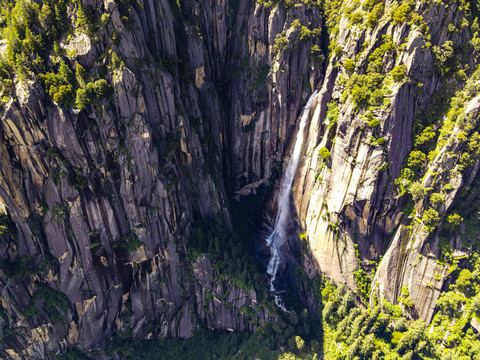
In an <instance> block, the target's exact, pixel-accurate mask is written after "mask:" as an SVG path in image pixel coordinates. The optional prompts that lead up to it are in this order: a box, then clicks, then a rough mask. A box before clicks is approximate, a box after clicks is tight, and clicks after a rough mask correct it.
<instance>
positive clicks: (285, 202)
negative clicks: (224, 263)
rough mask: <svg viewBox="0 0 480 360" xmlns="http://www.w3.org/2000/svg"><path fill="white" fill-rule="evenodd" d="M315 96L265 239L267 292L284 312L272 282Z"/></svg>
mask: <svg viewBox="0 0 480 360" xmlns="http://www.w3.org/2000/svg"><path fill="white" fill-rule="evenodd" d="M316 95H317V91H315V92H314V93H313V94H312V95H311V96H310V98H309V99H308V102H307V104H306V105H305V107H304V109H303V112H302V118H301V120H300V127H299V129H298V133H297V138H296V139H295V146H294V148H293V153H292V157H291V158H290V161H289V162H288V166H287V171H286V173H285V175H284V177H283V179H282V182H281V185H280V193H279V194H278V213H277V216H276V217H275V222H274V226H273V231H272V233H271V234H270V235H269V236H268V238H267V246H268V247H269V248H270V256H271V257H270V261H269V262H268V266H267V274H268V275H269V278H270V279H269V285H270V288H269V290H270V292H271V293H272V294H273V296H274V298H275V303H276V304H277V306H278V307H280V308H281V309H282V310H284V311H287V309H286V308H285V305H284V304H283V300H282V298H281V296H280V295H279V294H277V293H276V289H275V284H274V282H275V278H276V276H277V272H278V266H279V264H280V260H281V258H282V252H281V247H282V245H284V244H285V242H286V241H287V235H288V234H287V231H286V229H287V226H286V225H287V223H288V222H289V221H292V216H291V205H290V204H291V202H290V201H291V196H292V186H293V179H294V177H295V172H296V171H297V167H298V164H299V162H300V155H301V151H302V145H303V140H304V137H305V134H304V133H305V126H306V124H307V120H308V117H309V114H310V108H311V107H312V103H313V100H314V98H315V96H316Z"/></svg>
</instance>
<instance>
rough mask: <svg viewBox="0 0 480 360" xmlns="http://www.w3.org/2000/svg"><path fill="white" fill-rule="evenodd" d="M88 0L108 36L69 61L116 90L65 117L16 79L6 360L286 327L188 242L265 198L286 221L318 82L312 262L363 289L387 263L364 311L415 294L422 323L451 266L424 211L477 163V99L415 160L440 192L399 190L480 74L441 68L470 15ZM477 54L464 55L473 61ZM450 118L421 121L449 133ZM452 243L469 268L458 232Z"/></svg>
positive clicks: (303, 166) (74, 50) (6, 243)
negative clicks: (429, 135) (429, 136)
mask: <svg viewBox="0 0 480 360" xmlns="http://www.w3.org/2000/svg"><path fill="white" fill-rule="evenodd" d="M379 3H380V2H379ZM82 4H83V6H84V7H88V8H90V9H91V10H93V11H94V12H95V13H97V14H99V15H100V14H104V15H106V16H105V17H103V16H102V22H104V25H102V27H100V28H99V29H98V31H97V33H96V34H95V35H94V36H89V35H87V34H86V33H85V32H83V31H82V30H81V29H79V28H77V29H76V30H75V32H74V34H73V35H72V34H71V35H70V36H68V37H67V36H65V37H64V38H63V39H62V41H60V43H59V45H60V48H61V49H63V50H64V51H65V52H66V54H67V55H66V56H67V59H68V66H69V67H70V68H71V69H73V70H75V69H76V68H77V67H78V66H79V65H81V66H82V67H84V68H85V69H86V71H87V72H88V73H90V74H93V75H99V76H100V77H102V78H105V80H107V82H108V84H109V85H110V86H111V87H112V89H113V95H112V96H111V97H107V98H103V99H101V100H98V101H96V102H95V103H93V104H90V105H88V106H86V107H85V108H84V109H82V110H80V109H76V108H72V107H68V108H67V107H65V106H62V105H60V104H57V103H55V102H54V101H53V99H52V98H51V97H50V96H49V95H47V94H46V92H45V89H44V88H43V87H42V86H41V82H40V81H39V80H38V79H37V78H36V76H34V75H35V74H32V76H30V77H29V79H28V80H26V79H21V78H20V77H16V78H15V81H14V87H13V90H12V96H11V98H9V99H8V102H5V103H4V104H3V108H2V110H1V126H0V209H1V210H2V211H3V212H6V213H7V214H8V218H9V221H10V225H9V227H8V229H9V230H10V231H8V232H6V233H4V234H3V236H1V237H0V239H1V241H0V260H1V263H2V268H1V271H0V332H1V336H0V344H1V346H0V357H1V358H6V359H30V358H44V357H45V356H46V355H47V354H49V353H51V354H60V353H64V352H65V351H66V350H67V349H68V348H71V347H73V346H77V347H79V348H81V349H82V350H85V351H95V350H99V349H101V348H103V347H104V346H105V345H106V343H107V341H108V340H109V339H111V338H112V337H113V336H118V335H120V336H126V337H131V338H136V339H138V338H140V339H151V338H155V337H158V336H181V337H188V336H190V335H191V334H192V332H193V331H194V330H195V329H196V328H198V327H199V326H200V325H201V326H203V327H206V328H209V329H219V330H228V331H254V330H255V328H256V327H257V325H259V324H261V323H263V322H265V321H274V320H275V318H276V316H275V311H274V310H273V309H270V308H267V307H266V306H265V304H261V303H260V302H259V301H258V294H256V293H255V291H254V290H251V289H249V288H247V287H245V286H243V285H242V284H240V283H238V282H237V281H235V280H234V279H233V278H231V277H229V276H228V275H226V274H224V273H221V271H220V270H219V269H218V268H217V266H216V264H215V261H213V260H212V259H211V258H210V257H209V256H208V254H198V253H196V252H192V249H191V242H192V234H193V233H194V231H195V224H196V222H197V221H200V220H208V219H217V220H218V221H219V223H221V224H222V227H223V228H224V229H226V230H227V231H226V232H227V233H228V232H231V231H232V213H231V209H232V207H231V206H230V205H231V203H232V201H237V200H241V199H243V198H245V197H248V196H249V195H252V194H257V193H258V192H259V191H261V189H262V187H265V186H270V190H271V191H270V194H271V199H270V201H268V202H267V204H266V208H265V218H266V219H267V220H268V219H271V218H272V217H273V216H274V215H275V212H276V205H275V198H276V196H277V195H278V189H277V188H278V185H279V183H280V181H279V180H280V179H279V174H281V169H282V168H283V169H284V168H285V165H286V164H287V163H288V160H289V153H290V150H291V147H292V145H293V143H294V140H295V135H296V129H297V128H298V119H299V115H300V114H301V111H302V108H303V105H304V104H305V102H306V101H307V99H308V97H309V95H310V94H311V93H312V92H313V91H314V90H316V89H319V93H318V95H317V96H316V99H315V100H314V103H313V106H312V109H311V113H310V121H309V124H308V126H307V130H306V132H307V133H306V137H305V139H306V140H305V143H304V144H303V154H304V156H303V159H302V161H301V163H300V166H299V168H298V170H297V174H296V178H295V184H294V203H295V208H296V215H297V220H298V222H299V223H300V224H301V226H302V227H303V228H304V230H305V233H306V238H307V245H308V246H307V247H308V249H309V252H310V255H311V259H310V261H308V262H306V264H309V265H306V266H307V267H308V268H307V269H305V270H307V273H309V274H314V273H316V272H321V273H324V274H326V275H327V277H329V278H331V279H332V280H333V281H334V282H335V283H337V284H340V283H345V284H347V286H348V287H350V288H351V289H357V287H358V286H357V281H356V277H355V273H356V272H357V271H359V270H360V269H363V270H367V271H372V270H373V268H374V267H375V266H374V265H373V263H372V262H375V261H377V262H379V264H378V267H377V270H376V271H375V272H374V273H372V277H373V280H372V285H371V297H370V298H371V301H372V305H373V299H377V300H378V299H380V298H385V299H387V300H389V301H391V302H393V303H397V302H398V298H399V296H400V294H401V293H402V291H403V292H404V289H405V288H406V289H407V290H408V293H409V296H410V297H411V299H412V301H413V302H414V304H415V305H414V307H413V309H408V314H409V315H410V316H412V317H414V318H417V317H420V318H423V319H425V320H427V321H428V320H430V319H431V317H432V314H433V312H434V304H435V301H436V299H437V298H438V296H439V294H440V292H441V291H442V287H443V286H444V284H448V274H449V269H448V267H447V266H446V265H445V264H443V263H442V262H441V261H437V260H439V259H440V258H441V247H440V245H439V242H440V238H439V232H438V231H437V230H439V229H440V228H441V224H440V223H438V224H435V226H433V228H432V224H427V223H426V222H425V221H424V219H425V216H424V214H425V211H426V210H427V208H432V202H431V201H430V200H429V196H430V195H429V194H430V193H431V192H438V193H441V194H442V203H441V204H437V205H435V206H436V207H435V208H434V210H435V211H436V212H437V213H438V215H439V216H440V217H441V216H444V215H446V213H447V212H448V211H449V208H450V207H451V206H452V204H453V203H454V200H455V198H456V195H457V193H458V192H459V189H461V188H462V187H464V186H467V185H469V184H470V183H472V181H473V180H474V178H475V176H476V173H477V170H478V167H479V165H478V157H474V158H473V161H472V162H471V163H469V164H468V166H465V164H464V163H462V161H461V155H462V154H463V153H464V152H465V148H467V147H468V146H470V145H468V146H467V145H466V142H465V140H464V139H465V138H468V137H470V136H475V126H474V125H472V124H475V121H476V120H478V114H479V113H478V112H479V107H480V101H479V98H478V96H476V94H475V91H472V90H471V89H470V90H468V91H469V95H468V96H465V106H464V107H463V108H462V109H461V110H460V111H458V114H457V115H458V116H457V117H458V119H459V120H458V121H457V122H455V121H453V123H454V125H453V126H452V128H451V129H450V130H449V132H448V133H447V134H445V133H444V134H443V135H441V136H442V137H441V141H440V140H439V141H438V148H437V149H435V152H433V153H431V156H430V155H429V159H428V161H427V160H425V161H424V164H422V167H420V168H419V170H418V171H419V172H420V173H421V174H422V177H421V178H419V179H416V180H415V181H416V183H418V184H416V186H417V188H418V187H419V186H421V187H422V189H429V190H425V194H424V195H418V194H417V195H415V196H414V195H412V194H411V193H412V191H411V190H409V191H410V192H407V193H406V195H405V194H402V193H401V190H399V189H400V188H401V186H403V185H405V186H407V185H406V183H407V182H408V181H410V180H408V179H406V180H405V179H403V180H402V176H403V175H402V174H403V173H402V171H403V170H402V169H404V168H405V163H406V160H407V159H408V158H409V153H410V152H411V150H412V149H413V148H414V146H415V136H417V133H415V127H416V126H417V125H418V124H417V125H416V122H417V119H418V117H421V116H426V115H425V114H428V111H429V109H430V107H432V106H434V105H435V104H436V103H437V102H438V101H439V100H438V94H439V93H441V92H443V91H444V90H445V88H446V87H453V88H455V90H458V91H461V90H462V89H463V88H467V87H470V88H475V86H476V84H477V82H478V79H476V78H475V77H474V76H473V75H471V72H468V71H466V72H465V71H464V78H463V79H461V80H458V81H457V80H452V79H451V78H447V77H446V76H443V74H442V72H441V71H440V70H439V68H438V62H439V61H441V60H442V56H444V57H446V58H447V59H448V58H449V56H450V58H451V54H450V53H449V44H451V43H453V44H457V45H458V48H459V49H460V47H461V46H462V45H463V44H467V43H468V42H469V41H470V39H471V38H472V34H471V32H470V30H469V28H468V26H463V25H462V26H460V25H458V26H457V28H455V31H453V30H451V29H450V27H449V24H452V23H454V24H461V23H462V14H463V13H462V11H463V9H459V7H458V5H456V4H450V5H448V6H446V5H444V4H443V3H442V2H425V1H416V2H412V3H411V4H410V3H409V4H410V5H409V6H410V8H409V9H408V11H409V13H408V15H405V19H403V20H402V19H401V15H398V16H397V15H396V11H397V10H398V5H400V4H399V3H395V2H392V1H389V0H387V1H386V2H385V3H383V4H384V8H383V10H382V12H381V14H379V15H378V14H377V15H378V16H377V19H376V21H371V19H370V18H367V10H366V8H363V5H362V7H361V8H360V7H358V4H357V3H354V2H352V1H344V2H339V4H338V5H339V6H340V8H339V9H338V10H339V12H338V14H339V15H338V16H337V17H336V18H335V16H334V15H332V12H331V11H330V12H329V11H321V9H320V7H319V6H317V5H315V4H311V3H310V2H308V1H305V2H299V3H297V4H294V5H292V4H289V3H287V2H286V3H285V4H283V3H278V4H267V3H263V4H261V3H252V2H251V1H247V0H239V1H235V2H227V1H225V0H211V1H205V0H200V1H191V0H186V1H183V2H181V8H179V6H178V5H177V3H175V2H171V1H166V0H139V1H138V2H136V4H134V6H133V5H132V6H129V7H128V12H127V13H125V9H124V8H122V7H121V6H120V5H119V2H115V1H113V0H105V1H98V0H84V1H82ZM265 5H268V6H265ZM75 6H76V5H75V4H70V5H69V14H75V13H76V11H77V10H78V9H77V8H76V7H75ZM352 6H353V8H352ZM362 9H364V10H362ZM324 10H325V9H324ZM355 11H356V12H360V11H365V14H364V17H363V20H361V21H359V20H358V18H355V17H353V16H351V14H352V13H354V12H355ZM333 14H335V13H334V12H333ZM412 14H416V15H418V16H417V17H413V15H412ZM72 16H73V17H72V24H73V26H74V27H76V25H75V24H76V22H75V16H74V15H72ZM399 17H400V20H398V18H399ZM353 19H357V20H353ZM367 19H368V22H367ZM104 20H105V21H104ZM450 42H451V43H450ZM327 48H328V49H329V50H327ZM2 49H3V48H1V49H0V50H1V51H3V50H2ZM472 49H473V50H472V57H471V59H472V60H471V61H470V62H469V60H468V59H467V60H464V59H462V61H463V62H462V64H464V65H465V64H467V65H469V68H470V69H473V68H475V66H476V64H475V63H473V59H474V58H475V56H476V55H477V52H478V49H477V48H476V47H473V48H472ZM114 59H115V60H114ZM458 59H460V55H458ZM459 61H460V60H459ZM373 63H375V64H374V65H375V66H373V65H372V64H373ZM464 68H465V70H468V69H467V68H466V67H465V66H464ZM372 69H373V70H372ZM467 72H468V76H467V74H466V73H467ZM372 74H374V75H375V74H379V76H381V82H380V83H379V82H378V81H377V80H378V79H379V78H378V77H377V78H372V77H368V76H374V75H372ZM362 76H363V77H362ZM372 79H373V80H372ZM375 79H377V80H375ZM362 81H367V85H366V86H364V88H362V89H361V90H360V92H358V91H357V92H356V90H355V89H356V87H355V86H357V85H358V84H361V83H362ZM368 81H373V83H372V82H368ZM375 81H377V82H375ZM467 85H468V86H467ZM374 90H375V91H377V92H376V93H373V94H369V92H373V91H374ZM367 94H368V95H367ZM472 94H473V95H472ZM362 96H363V97H362ZM365 96H367V98H365ZM368 96H369V97H368ZM379 96H380V98H381V100H378V97H379ZM362 99H363V100H362ZM365 99H366V100H365ZM442 101H444V100H442ZM365 103H367V104H365ZM372 104H376V105H375V106H373V107H372ZM444 115H445V112H440V113H438V114H436V115H434V116H437V117H438V118H435V119H432V120H431V121H430V122H429V123H430V124H431V126H432V127H433V128H434V130H435V131H437V132H440V131H441V127H442V126H443V125H442V124H443V123H444V122H445V121H446V120H445V121H444V119H443V117H444ZM464 119H467V120H468V121H464ZM465 124H467V125H468V124H470V125H472V126H466V125H465ZM477 135H478V134H477ZM452 154H453V155H452ZM450 170H452V171H450ZM397 179H400V180H397ZM410 182H411V181H410ZM404 183H405V184H404ZM445 184H449V186H448V191H447V190H442V189H443V188H445ZM408 186H410V187H409V189H411V186H413V185H412V184H410V185H408ZM442 191H443V192H442ZM404 193H405V192H404ZM412 202H413V205H412V206H413V208H414V209H415V212H414V213H409V214H406V211H405V210H404V209H405V208H406V205H408V204H411V203H412ZM412 214H413V215H412ZM2 216H3V215H2ZM462 226H463V225H462ZM448 240H449V241H450V244H451V247H452V252H453V253H454V254H455V257H458V258H459V259H460V258H462V256H464V252H462V251H463V250H461V241H460V240H459V238H458V237H455V236H452V237H451V238H450V239H448ZM382 256H383V257H382ZM381 257H382V258H381ZM380 258H381V261H380ZM239 271H240V269H239ZM52 303H53V304H54V305H53V306H52Z"/></svg>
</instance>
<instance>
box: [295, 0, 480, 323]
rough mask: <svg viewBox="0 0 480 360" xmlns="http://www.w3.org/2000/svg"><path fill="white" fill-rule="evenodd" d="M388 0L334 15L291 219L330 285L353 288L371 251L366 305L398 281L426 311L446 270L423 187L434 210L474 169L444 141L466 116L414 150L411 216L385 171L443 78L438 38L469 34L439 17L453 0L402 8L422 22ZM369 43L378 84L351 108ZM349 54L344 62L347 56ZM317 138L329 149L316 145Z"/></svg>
mask: <svg viewBox="0 0 480 360" xmlns="http://www.w3.org/2000/svg"><path fill="white" fill-rule="evenodd" d="M349 5H351V3H350V2H346V3H344V4H342V9H343V10H344V9H346V8H348V6H349ZM396 5H397V4H395V3H392V2H388V1H387V2H386V3H385V9H384V13H383V14H384V15H383V16H382V17H381V18H379V19H378V22H377V23H376V24H375V25H374V26H365V24H364V25H363V26H361V25H358V24H357V25H352V24H351V22H350V20H349V19H348V15H345V14H344V15H341V16H340V18H339V20H338V25H337V26H338V33H337V34H336V35H334V36H331V40H334V41H335V44H336V45H337V49H336V50H335V51H334V53H333V54H332V55H331V56H330V61H329V64H328V67H327V70H326V73H325V78H324V79H325V80H324V81H323V85H322V87H321V91H320V93H319V95H318V96H317V99H316V103H317V105H316V107H313V108H312V111H311V123H310V128H309V130H308V140H307V141H306V143H305V144H304V146H305V151H304V153H305V158H304V162H303V163H302V164H301V165H300V168H299V170H298V172H297V176H296V181H295V189H296V190H295V192H294V198H295V204H296V209H297V213H298V218H299V219H301V221H302V225H303V227H304V229H305V232H306V235H307V236H308V241H309V248H310V250H311V253H312V255H313V258H314V259H315V260H316V263H317V266H318V268H319V269H320V271H321V272H323V273H325V274H326V275H327V276H328V277H329V278H331V279H332V280H334V281H335V282H336V283H337V284H340V283H346V284H347V285H348V286H349V287H350V288H352V289H356V288H357V285H358V284H357V280H356V278H355V272H357V271H359V270H367V271H369V270H372V261H376V262H379V265H378V268H377V270H376V272H374V273H373V274H374V276H372V277H373V280H372V294H371V296H370V301H371V305H373V304H374V301H378V300H380V299H382V298H385V299H387V300H388V301H390V302H393V303H398V299H399V297H400V295H401V292H402V289H405V288H406V289H408V292H409V294H410V297H411V299H412V300H413V302H414V304H415V306H414V309H410V311H409V315H411V316H412V317H414V318H418V317H420V318H423V319H424V320H426V321H429V320H430V319H431V318H432V315H433V313H434V310H435V302H436V300H437V299H438V296H439V295H440V292H441V290H442V287H443V285H444V283H445V282H448V274H449V269H448V266H446V265H445V264H443V265H442V262H441V261H440V258H441V249H440V247H439V246H438V241H439V232H438V231H437V230H438V228H440V226H437V228H436V229H435V230H433V229H428V230H427V228H425V226H424V225H425V224H424V222H425V221H424V220H423V219H424V218H422V213H424V212H425V211H426V210H427V209H428V208H429V207H430V206H431V204H432V203H431V202H428V196H427V195H428V194H432V193H434V192H438V193H441V194H442V197H443V200H442V202H443V204H442V206H440V208H438V206H437V209H436V210H435V211H437V210H438V212H439V215H440V217H443V216H445V215H446V213H447V211H448V209H449V206H450V205H451V204H452V202H453V200H454V198H455V195H456V193H457V191H458V190H459V189H460V188H461V187H462V186H464V185H468V184H469V183H470V182H471V181H472V180H473V178H474V177H475V174H476V173H477V169H478V164H477V161H478V160H475V161H474V162H473V164H470V166H469V167H467V168H466V169H463V168H462V170H458V168H457V166H458V164H459V162H458V161H459V157H460V155H461V154H462V153H463V152H465V144H461V143H460V144H459V140H455V139H457V138H458V136H459V135H458V134H459V133H460V132H462V134H464V135H465V136H466V137H467V138H468V137H469V136H472V135H473V132H474V126H473V125H472V126H470V127H468V129H467V130H465V129H464V128H463V126H462V125H455V127H453V125H452V129H451V133H449V134H448V136H449V137H448V139H447V138H446V137H445V139H444V140H442V141H439V145H438V147H437V149H436V150H435V151H436V154H433V153H432V154H433V155H432V157H431V158H430V156H431V155H429V159H428V161H426V162H425V161H424V162H425V165H423V166H424V167H423V168H421V169H420V172H421V173H422V174H424V176H423V179H420V180H419V181H418V184H420V185H421V188H422V189H425V190H424V192H425V193H424V195H422V196H420V198H418V199H415V197H414V200H415V201H414V200H411V201H412V202H414V203H415V210H416V216H414V217H410V218H408V216H406V215H405V214H404V212H405V210H404V207H405V205H407V203H408V201H409V199H412V197H411V195H409V194H408V193H407V194H401V193H400V192H401V191H400V185H399V183H397V180H396V179H400V180H401V179H402V169H403V168H404V167H405V166H406V164H407V161H406V160H407V159H408V156H409V153H410V151H411V150H412V149H413V147H414V144H413V140H414V135H415V136H417V135H418V134H414V133H413V129H414V128H415V126H418V124H417V125H415V121H417V122H418V121H419V120H418V119H420V118H421V117H422V116H423V117H425V116H428V115H425V114H427V113H428V111H431V109H432V107H433V108H434V107H435V106H437V107H439V106H440V104H439V103H440V101H439V100H438V95H439V94H440V93H442V92H446V89H448V87H449V86H453V85H452V83H453V81H452V80H451V79H450V80H449V79H447V77H445V78H442V76H441V75H440V74H439V69H438V65H437V64H438V63H436V62H438V48H441V47H442V46H445V44H448V42H449V41H451V43H453V44H456V46H461V44H468V43H469V39H470V38H471V34H470V33H469V32H468V30H467V29H465V31H459V32H454V33H452V32H449V31H448V29H447V28H448V24H449V23H450V22H456V21H457V19H458V18H459V17H460V16H461V15H459V9H458V7H457V5H452V6H448V7H447V6H445V5H444V4H435V3H429V4H422V3H420V2H417V3H415V4H414V5H413V6H412V8H411V9H410V10H411V11H414V12H415V13H416V14H419V15H420V16H421V18H422V19H423V20H424V21H425V24H423V25H421V26H417V25H415V24H414V23H412V22H406V23H404V22H399V23H395V21H393V20H392V14H393V13H394V12H395V10H396V9H397V8H396V7H395V6H396ZM340 13H342V10H341V11H340ZM426 28H428V29H429V33H428V34H427V33H426V32H425V31H424V30H425V29H426ZM422 29H423V30H422ZM427 42H428V44H427ZM388 49H390V50H388ZM379 51H380V53H383V54H382V57H381V58H380V64H379V65H377V67H378V66H379V67H380V68H381V71H378V70H377V73H379V74H380V73H381V75H382V79H383V80H382V82H383V83H382V88H381V90H380V87H379V86H377V87H378V88H379V91H383V101H382V103H381V104H378V106H373V107H372V106H371V105H372V101H373V100H372V98H371V99H370V101H371V102H370V103H369V107H362V106H361V105H359V104H358V103H356V99H358V96H360V95H359V94H353V90H352V83H351V82H350V81H351V80H350V79H352V78H354V77H355V76H357V78H356V79H357V81H358V82H360V81H361V79H362V76H369V75H370V74H372V73H374V72H375V71H372V63H373V62H374V60H375V59H376V58H377V56H378V52H379ZM435 51H437V55H436V54H435ZM473 58H475V56H472V58H471V59H473ZM352 60H353V61H352ZM349 61H351V65H350V64H349V65H348V66H347V65H346V64H348V62H349ZM466 63H469V61H468V60H466ZM342 64H343V65H342ZM469 66H473V67H475V66H476V64H472V63H469ZM399 67H403V71H404V74H405V77H403V78H402V79H394V78H390V76H392V73H394V71H395V69H398V68H399ZM392 70H393V71H392ZM475 81H476V80H475V79H474V77H472V79H471V80H466V81H462V82H461V83H460V84H458V85H457V89H459V90H458V91H462V90H461V89H462V88H463V87H465V88H466V87H468V84H469V83H470V82H475ZM353 86H355V82H353ZM370 89H375V85H370V87H366V88H363V89H362V91H363V92H364V93H367V92H368V91H369V90H370ZM471 94H472V93H470V95H469V96H472V95H471ZM473 94H475V91H474V92H473ZM355 96H357V98H355ZM467 99H468V97H467ZM332 104H335V106H334V107H332ZM447 109H448V106H447ZM477 110H478V100H477V97H475V98H474V99H472V100H471V101H470V102H468V103H467V104H466V105H465V109H464V110H463V111H464V113H463V115H460V116H461V117H462V116H464V117H465V118H471V119H472V122H473V123H475V121H477V120H478V114H477V113H476V111H477ZM445 114H446V111H444V112H442V113H439V114H436V115H433V116H436V118H433V119H429V122H430V123H431V124H433V125H432V127H433V128H435V129H436V130H438V129H440V128H441V127H442V124H443V123H446V122H447V120H445V119H444V116H445ZM468 114H470V115H468ZM459 122H460V124H461V120H459ZM454 144H455V145H454ZM433 145H434V144H433ZM324 149H327V150H328V153H327V155H326V156H325V155H324V154H325V150H324ZM432 149H435V146H433V148H432ZM452 154H454V155H455V154H456V155H455V156H454V155H452ZM459 154H460V155H459ZM439 174H440V176H439ZM401 181H403V182H405V181H406V180H405V179H404V180H401ZM446 183H448V184H450V185H449V186H451V190H448V194H447V192H446V191H445V190H442V189H443V187H444V185H445V184H446ZM410 191H412V190H410ZM422 191H423V190H422ZM407 225H408V227H407ZM432 237H433V240H432ZM460 243H461V242H460ZM460 243H459V242H458V241H455V240H454V239H452V248H453V250H452V251H454V252H455V251H458V254H457V256H458V257H459V258H460V257H461V256H463V255H465V253H464V251H461V250H460V247H461V245H459V244H460ZM379 260H381V261H379ZM373 269H374V267H373Z"/></svg>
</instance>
